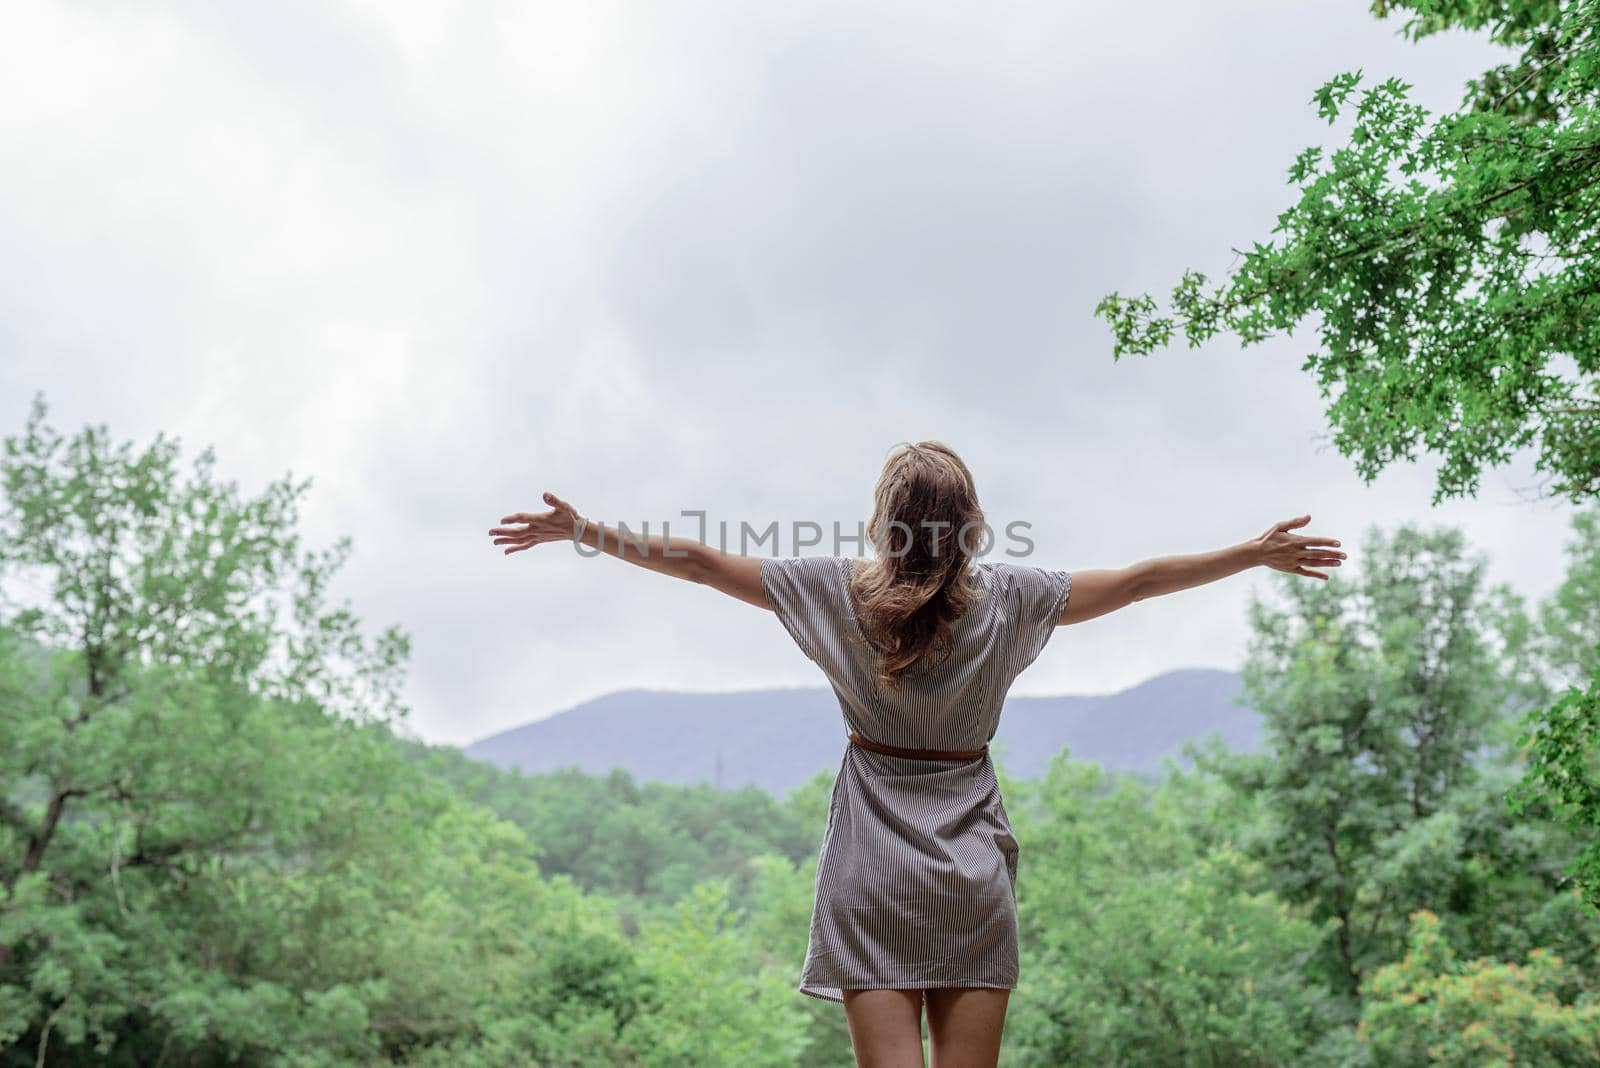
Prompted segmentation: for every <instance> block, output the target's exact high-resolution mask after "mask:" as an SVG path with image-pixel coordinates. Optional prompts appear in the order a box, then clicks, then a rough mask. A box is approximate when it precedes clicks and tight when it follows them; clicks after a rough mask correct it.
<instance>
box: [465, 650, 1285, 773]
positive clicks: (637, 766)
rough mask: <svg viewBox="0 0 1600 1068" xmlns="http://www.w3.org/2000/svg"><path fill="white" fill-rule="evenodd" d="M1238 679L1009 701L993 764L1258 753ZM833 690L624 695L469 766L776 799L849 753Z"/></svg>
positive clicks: (528, 729) (1116, 763)
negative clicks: (1207, 745) (753, 791)
mask: <svg viewBox="0 0 1600 1068" xmlns="http://www.w3.org/2000/svg"><path fill="white" fill-rule="evenodd" d="M1238 695H1239V678H1238V676H1237V675H1235V674H1234V673H1233V672H1231V671H1217V670H1212V669H1204V668H1194V669H1185V670H1180V671H1169V672H1167V673H1165V674H1163V675H1157V676H1156V677H1155V678H1152V679H1149V680H1147V681H1145V682H1142V683H1140V684H1139V685H1137V686H1134V687H1131V688H1129V689H1126V690H1123V691H1121V692H1120V693H1114V694H1105V695H1099V696H1063V697H1012V698H1010V699H1008V700H1007V701H1006V705H1005V709H1004V711H1003V712H1002V713H1001V716H1000V729H999V730H998V731H997V732H996V734H995V738H994V741H993V742H992V743H991V744H990V749H991V752H992V753H993V754H994V757H995V760H996V762H997V763H998V764H999V765H1000V766H1001V767H1002V768H1004V769H1005V771H1006V772H1007V773H1008V774H1010V775H1013V776H1015V777H1018V778H1023V779H1031V778H1035V777H1037V776H1039V775H1041V774H1043V772H1044V771H1045V769H1046V767H1047V766H1048V765H1049V762H1050V759H1051V757H1053V756H1054V755H1055V754H1056V753H1058V752H1059V751H1060V750H1061V749H1062V748H1068V749H1070V750H1071V753H1072V755H1073V756H1075V757H1078V758H1081V759H1086V760H1094V761H1097V762H1099V763H1101V764H1103V765H1105V766H1106V767H1107V768H1114V769H1118V770H1126V771H1136V772H1152V771H1156V770H1158V769H1159V768H1160V765H1161V761H1162V758H1163V757H1166V756H1174V757H1175V756H1177V754H1178V750H1179V748H1180V746H1181V745H1182V744H1183V743H1184V742H1185V741H1187V740H1188V739H1191V738H1193V739H1198V738H1201V737H1203V736H1205V735H1206V734H1208V733H1210V732H1212V731H1215V732H1217V733H1218V734H1219V735H1221V737H1222V740H1223V741H1224V742H1225V743H1227V745H1228V746H1229V747H1230V748H1232V749H1253V748H1255V747H1256V745H1257V744H1259V741H1260V736H1261V725H1260V719H1259V717H1258V716H1257V715H1256V714H1255V713H1254V712H1253V711H1251V710H1250V709H1248V708H1245V707H1244V706H1243V705H1242V704H1239V703H1238ZM846 732H847V728H846V727H845V723H844V717H843V715H842V713H841V712H840V710H839V702H838V699H837V698H836V697H835V696H834V694H833V691H832V690H830V689H828V688H826V687H817V688H815V689H787V690H747V691H743V692H738V693H669V692H662V691H657V690H624V691H621V692H619V693H613V694H607V695H605V696H604V697H598V698H596V699H594V700H593V701H586V702H585V703H583V704H581V705H578V706H577V707H575V708H571V709H568V710H567V711H565V712H559V713H557V714H555V715H553V716H550V717H548V718H546V719H541V720H537V721H535V722H533V723H528V724H525V725H524V726H521V727H514V728H512V729H511V730H508V731H502V732H500V733H498V734H493V735H490V736H489V737H487V738H483V739H480V740H479V741H476V742H473V743H472V744H470V745H468V746H466V747H465V752H466V753H467V755H468V756H471V757H475V758H477V759H480V760H486V761H488V762H490V763H492V764H496V765H499V766H500V767H502V768H512V767H516V768H521V769H522V770H523V771H524V772H527V773H530V774H532V773H538V772H543V771H551V770H554V769H556V768H560V767H564V766H567V765H576V766H577V767H579V768H582V769H583V770H584V771H588V772H591V773H596V774H605V773H607V772H609V771H611V770H612V769H613V768H623V769H626V770H627V771H629V772H631V773H632V774H633V776H634V777H635V778H636V779H639V780H641V781H656V782H669V783H678V784H683V785H687V784H692V783H700V782H705V783H711V784H712V785H715V786H719V787H723V788H726V789H736V788H738V787H741V786H745V785H755V786H759V787H761V788H763V789H765V790H767V791H769V792H771V793H773V794H775V795H779V796H781V795H783V794H784V793H786V792H787V791H788V790H789V789H791V788H792V787H795V786H798V785H799V784H801V783H803V782H805V781H806V780H808V779H810V778H811V777H813V776H814V775H816V774H817V773H818V772H820V771H823V770H830V771H831V770H834V769H837V768H838V766H839V763H840V760H841V759H842V758H843V755H844V749H845V746H846V744H848V743H847V742H846V740H845V734H846Z"/></svg>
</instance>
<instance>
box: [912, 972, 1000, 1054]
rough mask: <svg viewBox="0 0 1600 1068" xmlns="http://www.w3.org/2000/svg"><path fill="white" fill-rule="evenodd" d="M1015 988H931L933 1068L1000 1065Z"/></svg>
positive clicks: (930, 1012) (930, 1015)
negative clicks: (1001, 1034)
mask: <svg viewBox="0 0 1600 1068" xmlns="http://www.w3.org/2000/svg"><path fill="white" fill-rule="evenodd" d="M1010 998H1011V991H1009V990H1006V989H1003V988H999V987H993V988H991V987H959V986H955V987H944V988H942V989H934V990H929V991H928V1038H929V1043H930V1045H931V1047H932V1050H933V1065H932V1068H997V1066H998V1065H999V1063H1000V1033H1001V1032H1002V1031H1003V1030H1005V1026H1006V1005H1007V1004H1008V1002H1009V1000H1010Z"/></svg>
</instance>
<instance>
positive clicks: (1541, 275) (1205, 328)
mask: <svg viewBox="0 0 1600 1068" xmlns="http://www.w3.org/2000/svg"><path fill="white" fill-rule="evenodd" d="M1391 8H1410V9H1412V10H1413V12H1414V13H1415V14H1414V17H1413V18H1412V20H1411V21H1410V22H1408V23H1407V24H1406V27H1405V30H1406V32H1407V34H1409V35H1410V36H1412V37H1421V36H1425V35H1427V34H1431V33H1436V32H1440V31H1442V30H1445V29H1449V28H1456V27H1461V28H1469V29H1476V28H1482V27H1489V28H1490V29H1491V34H1492V37H1493V39H1494V40H1495V41H1497V42H1499V43H1501V44H1505V45H1508V46H1511V47H1513V48H1516V49H1519V50H1520V54H1519V57H1518V58H1517V59H1516V61H1515V62H1512V63H1508V64H1505V65H1503V66H1500V67H1497V68H1495V69H1493V70H1491V71H1488V72H1486V73H1485V74H1484V75H1483V76H1482V77H1480V78H1479V79H1476V80H1474V81H1472V82H1471V83H1469V85H1468V87H1467V92H1466V97H1465V100H1464V102H1463V104H1462V105H1461V107H1460V108H1459V109H1458V110H1456V111H1454V112H1451V113H1448V114H1442V115H1436V114H1432V113H1430V112H1429V111H1428V109H1426V108H1424V107H1422V106H1420V105H1418V104H1416V103H1415V102H1414V101H1412V99H1411V97H1410V93H1411V88H1412V87H1411V86H1410V85H1408V84H1406V83H1405V82H1403V81H1401V80H1400V79H1398V78H1389V79H1387V80H1385V81H1383V82H1381V83H1378V84H1375V85H1373V84H1369V83H1368V80H1367V79H1366V77H1365V75H1364V74H1363V72H1360V71H1356V72H1354V73H1345V74H1340V75H1338V76H1337V77H1334V78H1332V79H1331V80H1329V81H1328V82H1327V83H1326V84H1325V85H1323V86H1322V87H1321V88H1319V89H1318V90H1317V91H1316V92H1315V93H1314V94H1313V102H1314V103H1315V104H1316V107H1317V111H1318V114H1319V115H1321V116H1322V117H1323V118H1325V119H1326V120H1328V122H1329V123H1334V122H1336V121H1338V120H1340V119H1342V118H1348V119H1349V121H1350V129H1349V134H1348V138H1347V140H1346V142H1345V144H1343V145H1342V146H1339V147H1337V148H1335V149H1334V150H1333V151H1332V152H1324V151H1323V150H1322V149H1321V148H1315V147H1313V148H1308V149H1306V150H1305V151H1304V152H1302V153H1300V155H1299V156H1298V157H1296V159H1295V160H1294V162H1293V163H1292V165H1291V166H1290V168H1289V181H1290V183H1291V184H1292V185H1293V187H1294V188H1295V189H1296V191H1297V193H1298V200H1297V201H1296V202H1295V203H1294V204H1292V205H1291V206H1290V207H1289V208H1288V209H1287V210H1285V211H1284V212H1283V213H1282V214H1280V215H1279V216H1278V217H1277V220H1276V225H1274V226H1273V228H1272V231H1271V232H1272V234H1273V235H1275V236H1274V237H1273V238H1272V239H1271V240H1270V241H1267V242H1257V243H1255V244H1254V245H1252V246H1251V248H1250V249H1248V250H1247V251H1242V252H1241V253H1240V259H1239V261H1238V263H1237V265H1236V266H1235V267H1234V268H1233V269H1232V270H1231V272H1230V273H1229V274H1228V275H1227V276H1226V277H1225V278H1224V279H1222V280H1221V281H1219V282H1213V281H1212V279H1211V278H1210V277H1209V276H1208V275H1206V274H1205V273H1203V272H1200V271H1196V270H1190V271H1186V272H1184V274H1183V276H1182V278H1181V279H1180V280H1179V282H1178V283H1177V284H1176V285H1175V286H1174V287H1173V289H1172V292H1171V295H1170V298H1169V300H1168V302H1167V303H1166V304H1165V305H1163V304H1162V303H1161V302H1159V301H1157V300H1156V299H1155V298H1154V297H1152V296H1151V295H1149V294H1148V293H1146V294H1141V295H1136V296H1126V295H1123V294H1120V293H1112V294H1110V295H1109V296H1107V297H1105V298H1104V299H1103V300H1102V301H1101V302H1100V303H1099V304H1098V305H1097V307H1096V309H1095V314H1096V315H1098V316H1101V317H1103V318H1104V319H1106V320H1107V322H1108V323H1109V324H1110V327H1111V330H1112V333H1113V335H1114V338H1115V355H1116V356H1117V358H1121V357H1122V356H1123V355H1126V354H1137V355H1147V354H1150V353H1152V352H1154V351H1156V350H1157V349H1160V348H1163V347H1165V346H1167V345H1169V344H1170V343H1171V342H1172V341H1173V340H1174V339H1175V338H1176V337H1177V336H1178V335H1179V334H1180V333H1181V334H1182V336H1183V338H1184V340H1185V341H1186V342H1187V343H1188V344H1189V346H1191V347H1195V346H1199V345H1201V344H1203V343H1204V342H1206V341H1208V340H1210V339H1211V338H1213V337H1216V336H1217V335H1218V334H1222V333H1230V334H1233V335H1234V336H1236V337H1237V338H1238V340H1239V341H1240V342H1241V343H1243V344H1245V345H1250V344H1255V343H1257V342H1260V341H1263V340H1265V339H1267V338H1269V337H1273V336H1276V335H1280V334H1286V333H1288V332H1290V331H1292V330H1294V329H1295V328H1296V327H1298V326H1300V325H1301V324H1303V323H1307V322H1310V323H1312V324H1314V325H1315V328H1316V330H1317V332H1318V337H1319V341H1320V344H1319V345H1318V347H1317V349H1316V351H1314V352H1312V353H1310V354H1309V355H1307V356H1306V358H1305V362H1304V363H1303V365H1302V367H1303V369H1304V370H1307V371H1310V372H1313V373H1315V375H1316V378H1317V382H1318V385H1319V387H1320V390H1321V393H1322V396H1323V397H1324V398H1325V399H1326V400H1328V402H1329V404H1328V407H1327V417H1328V420H1329V423H1330V425H1331V427H1332V429H1333V433H1334V442H1335V445H1336V446H1337V447H1338V449H1339V451H1340V452H1341V453H1342V454H1343V455H1345V456H1347V457H1349V458H1351V459H1352V460H1353V461H1354V462H1355V464H1356V468H1357V470H1358V472H1359V473H1360V474H1361V476H1362V477H1363V478H1364V479H1366V480H1367V481H1369V482H1370V481H1371V480H1372V479H1373V478H1375V477H1376V476H1377V475H1378V473H1379V472H1381V471H1382V470H1383V469H1384V468H1385V467H1386V466H1388V465H1389V464H1391V463H1393V462H1395V461H1398V460H1405V461H1411V460H1416V459H1417V458H1418V456H1419V454H1420V453H1423V452H1426V453H1427V454H1430V455H1432V456H1435V457H1437V458H1438V459H1439V460H1441V466H1440V470H1439V473H1438V481H1437V485H1436V487H1435V493H1434V503H1438V502H1439V501H1441V500H1444V499H1446V498H1449V497H1461V496H1470V495H1472V494H1474V493H1475V492H1476V490H1477V488H1478V484H1479V480H1480V477H1481V475H1482V472H1483V471H1484V470H1485V469H1487V468H1491V467H1495V466H1498V465H1500V464H1503V463H1505V462H1506V461H1507V460H1509V459H1510V457H1511V456H1512V455H1513V454H1514V453H1515V452H1516V451H1518V450H1520V449H1523V448H1525V447H1532V448H1534V449H1535V450H1536V455H1537V459H1536V461H1535V464H1536V469H1537V470H1538V471H1540V472H1541V473H1542V474H1543V475H1544V476H1546V477H1547V478H1548V480H1549V482H1550V487H1549V488H1550V490H1551V492H1552V493H1554V494H1557V495H1564V496H1567V497H1570V498H1572V499H1574V500H1577V499H1582V498H1587V497H1591V496H1593V495H1595V494H1597V493H1600V111H1597V108H1596V89H1597V85H1600V0H1582V2H1579V3H1573V4H1558V3H1547V2H1504V0H1502V2H1493V3H1491V2H1475V0H1457V2H1454V3H1433V2H1428V0H1412V2H1409V3H1402V4H1386V3H1382V2H1380V3H1377V4H1375V5H1374V12H1375V13H1376V14H1378V15H1379V16H1380V17H1382V16H1384V15H1387V14H1389V12H1390V10H1391Z"/></svg>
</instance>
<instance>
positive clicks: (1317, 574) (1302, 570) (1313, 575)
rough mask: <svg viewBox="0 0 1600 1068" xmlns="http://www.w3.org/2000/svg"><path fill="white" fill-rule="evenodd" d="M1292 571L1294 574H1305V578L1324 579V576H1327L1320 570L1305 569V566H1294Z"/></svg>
mask: <svg viewBox="0 0 1600 1068" xmlns="http://www.w3.org/2000/svg"><path fill="white" fill-rule="evenodd" d="M1294 573H1295V574H1296V575H1305V576H1306V577H1307V578H1319V579H1325V578H1327V577H1328V576H1327V575H1324V574H1323V573H1322V572H1320V571H1310V570H1307V569H1306V568H1303V567H1297V568H1295V569H1294Z"/></svg>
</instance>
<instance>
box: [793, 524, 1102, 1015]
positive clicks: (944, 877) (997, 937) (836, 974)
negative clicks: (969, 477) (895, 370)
mask: <svg viewBox="0 0 1600 1068" xmlns="http://www.w3.org/2000/svg"><path fill="white" fill-rule="evenodd" d="M851 567H852V563H851V559H850V558H848V557H837V556H810V557H792V558H782V559H770V558H764V559H762V561H761V584H762V586H763V588H764V589H765V590H766V594H767V599H768V602H769V603H770V604H771V605H772V607H773V610H774V612H775V613H776V614H777V617H778V619H779V620H780V621H781V622H782V624H783V626H784V627H785V628H786V629H787V630H788V632H789V634H790V635H791V636H792V637H793V638H794V640H795V642H796V644H798V645H799V646H800V649H801V651H802V652H804V653H805V655H806V656H808V657H810V658H811V659H812V660H813V661H815V662H816V664H817V666H818V667H820V668H821V669H822V672H823V674H824V675H826V676H827V679H828V682H829V683H830V684H831V685H832V687H833V690H834V693H835V694H837V695H838V698H839V706H840V709H841V710H842V711H843V713H844V722H845V727H846V733H848V731H849V730H856V731H859V732H860V733H861V734H862V735H863V736H865V737H866V738H867V739H869V740H871V741H875V742H881V743H883V744H885V745H891V746H901V747H906V748H915V749H976V748H978V747H979V746H981V745H984V744H985V743H987V742H988V741H989V740H990V739H992V738H993V737H994V733H995V728H996V727H997V726H998V725H999V722H1000V709H1001V705H1002V703H1003V702H1004V700H1005V695H1006V690H1007V689H1009V688H1010V686H1011V683H1012V680H1013V679H1015V678H1016V677H1017V675H1018V674H1020V673H1021V671H1022V670H1023V669H1024V668H1026V667H1027V666H1028V665H1029V664H1031V663H1033V661H1034V658H1036V657H1037V656H1038V655H1039V653H1040V651H1041V650H1042V649H1043V648H1044V645H1045V643H1046V642H1047V641H1049V640H1050V635H1051V634H1052V633H1054V631H1055V627H1056V622H1057V620H1059V619H1060V617H1061V612H1062V609H1063V608H1064V607H1065V606H1066V603H1067V596H1068V594H1069V593H1070V590H1071V586H1072V576H1071V573H1070V572H1067V571H1049V570H1044V569H1042V568H1035V567H1024V566H1022V565H1019V564H1010V563H975V564H972V565H971V567H972V569H973V573H974V580H975V582H974V584H975V586H976V587H977V589H978V592H979V600H978V601H977V603H976V604H974V605H973V607H972V608H971V609H970V610H969V611H968V612H967V614H966V615H965V616H963V617H962V618H961V619H959V620H957V621H956V622H955V623H954V624H953V625H952V638H953V646H952V648H951V650H950V654H949V656H948V657H947V658H946V659H945V660H944V661H943V662H942V663H939V664H937V665H936V666H935V667H933V668H931V669H927V670H921V669H918V670H914V671H913V673H912V674H911V675H909V676H907V677H906V678H905V679H904V680H902V683H901V688H900V689H899V690H890V689H887V688H886V687H884V686H883V685H882V684H881V683H879V682H878V681H877V678H876V670H875V667H874V655H873V651H872V649H871V648H870V647H869V646H868V645H867V643H866V640H865V638H864V637H863V636H862V632H861V627H860V624H859V621H858V620H857V618H856V613H855V608H854V604H853V602H852V600H851V597H850V591H849V582H850V576H851ZM1017 853H1018V845H1017V840H1016V838H1015V837H1013V836H1012V832H1011V822H1010V819H1009V818H1008V817H1007V815H1006V809H1005V805H1004V803H1003V802H1002V800H1001V797H1000V788H999V785H998V783H997V782H996V781H995V774H994V765H993V763H992V762H991V760H990V758H989V755H988V754H987V753H986V754H985V755H983V756H981V757H976V758H973V759H969V760H939V761H930V760H918V759H912V758H909V757H896V756H886V755H884V754H881V753H877V752H874V751H872V750H870V749H863V748H861V747H860V746H857V745H853V744H850V743H849V742H848V740H847V741H846V744H845V752H844V759H843V761H842V763H841V764H840V766H839V773H838V777H837V778H836V779H835V780H834V785H833V795H832V798H831V800H830V802H829V806H828V823H827V829H826V831H825V832H824V834H823V841H822V851H821V854H820V856H819V858H818V861H817V881H816V904H815V907H814V909H813V912H812V918H811V935H810V942H809V946H808V948H807V951H806V959H805V964H804V966H803V968H802V970H801V976H800V984H799V989H800V991H801V992H802V993H805V994H809V995H811V996H812V997H817V998H822V999H825V1000H828V1001H839V1002H842V1001H843V1000H844V995H843V993H842V990H844V989H867V988H871V989H884V988H889V989H895V988H898V989H927V988H929V987H951V986H987V987H1004V988H1007V989H1010V988H1014V987H1015V986H1016V985H1017V971H1018V958H1017V901H1016V883H1017Z"/></svg>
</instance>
